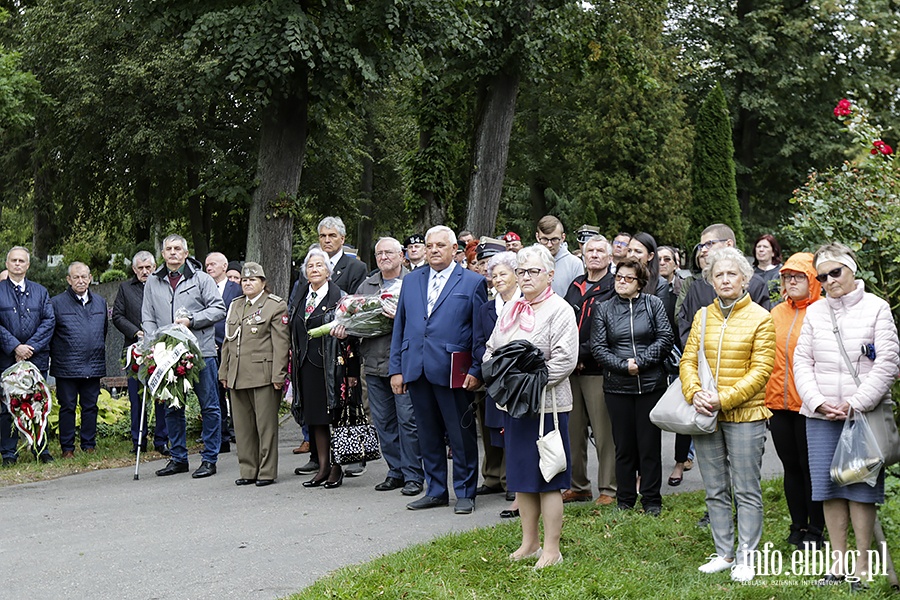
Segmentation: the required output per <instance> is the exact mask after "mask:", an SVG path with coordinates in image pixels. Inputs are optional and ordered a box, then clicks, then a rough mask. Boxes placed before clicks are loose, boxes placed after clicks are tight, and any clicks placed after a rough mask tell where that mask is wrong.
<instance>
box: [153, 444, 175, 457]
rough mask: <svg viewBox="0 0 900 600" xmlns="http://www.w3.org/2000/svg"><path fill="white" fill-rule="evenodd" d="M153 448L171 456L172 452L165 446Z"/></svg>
mask: <svg viewBox="0 0 900 600" xmlns="http://www.w3.org/2000/svg"><path fill="white" fill-rule="evenodd" d="M154 450H156V451H157V452H159V453H160V454H162V455H163V456H172V453H171V452H169V449H168V448H166V447H165V446H157V447H156V448H154Z"/></svg>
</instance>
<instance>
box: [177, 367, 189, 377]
mask: <svg viewBox="0 0 900 600" xmlns="http://www.w3.org/2000/svg"><path fill="white" fill-rule="evenodd" d="M185 373H187V369H185V368H184V366H183V365H178V366H177V367H175V374H176V375H178V376H179V377H184V374H185Z"/></svg>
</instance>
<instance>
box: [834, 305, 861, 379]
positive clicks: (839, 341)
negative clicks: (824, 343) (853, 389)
mask: <svg viewBox="0 0 900 600" xmlns="http://www.w3.org/2000/svg"><path fill="white" fill-rule="evenodd" d="M828 314H829V315H830V316H831V325H832V329H831V330H832V331H833V332H834V337H835V338H837V345H838V349H839V350H840V351H841V356H843V357H844V363H846V365H847V368H848V369H849V370H850V375H851V376H852V377H853V381H855V382H856V385H857V386H859V376H858V375H857V374H856V369H854V368H853V362H852V361H851V360H850V357H849V356H847V350H846V349H845V348H844V340H843V339H842V338H841V330H840V328H838V324H837V319H836V318H835V317H834V310H833V309H832V308H831V305H830V304H829V305H828Z"/></svg>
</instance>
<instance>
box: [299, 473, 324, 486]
mask: <svg viewBox="0 0 900 600" xmlns="http://www.w3.org/2000/svg"><path fill="white" fill-rule="evenodd" d="M295 473H296V471H295ZM297 474H298V475H299V473H297ZM326 481H328V478H327V477H323V478H322V479H318V478H316V477H313V478H312V479H310V480H309V481H304V482H303V487H305V488H314V487H319V486H320V485H322V484H323V483H325V482H326Z"/></svg>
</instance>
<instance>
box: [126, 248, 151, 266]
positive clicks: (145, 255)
mask: <svg viewBox="0 0 900 600" xmlns="http://www.w3.org/2000/svg"><path fill="white" fill-rule="evenodd" d="M139 260H149V261H150V264H151V265H154V266H156V258H155V257H154V256H153V254H152V253H150V252H147V251H146V250H138V251H137V252H135V253H134V258H132V259H131V264H135V263H136V262H138V261H139Z"/></svg>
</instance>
